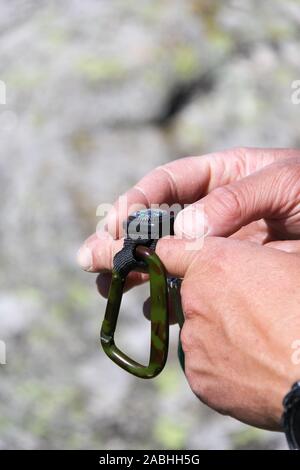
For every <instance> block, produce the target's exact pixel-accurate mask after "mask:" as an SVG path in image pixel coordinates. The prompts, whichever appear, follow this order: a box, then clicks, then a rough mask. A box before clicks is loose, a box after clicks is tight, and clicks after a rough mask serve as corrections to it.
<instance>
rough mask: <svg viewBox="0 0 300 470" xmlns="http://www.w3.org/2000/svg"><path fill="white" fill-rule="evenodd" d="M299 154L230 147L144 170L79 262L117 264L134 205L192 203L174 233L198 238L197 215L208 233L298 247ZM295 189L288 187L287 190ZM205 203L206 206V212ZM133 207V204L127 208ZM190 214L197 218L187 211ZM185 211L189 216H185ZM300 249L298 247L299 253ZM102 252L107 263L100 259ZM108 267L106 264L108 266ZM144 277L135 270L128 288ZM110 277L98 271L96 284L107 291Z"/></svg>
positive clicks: (91, 268)
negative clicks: (124, 225)
mask: <svg viewBox="0 0 300 470" xmlns="http://www.w3.org/2000/svg"><path fill="white" fill-rule="evenodd" d="M299 159H300V151H298V150H291V149H233V150H228V151H225V152H220V153H215V154H210V155H206V156H202V157H189V158H184V159H180V160H176V161H174V162H171V163H168V164H167V165H164V166H162V167H159V168H157V169H155V170H154V171H152V172H151V173H149V174H148V175H146V176H145V177H144V178H143V179H142V180H141V181H140V182H139V183H138V184H137V185H135V186H134V187H133V188H132V189H130V190H129V191H128V192H127V193H126V194H125V195H124V196H123V197H126V199H127V208H126V207H123V206H122V205H121V204H120V199H119V200H118V201H117V202H116V203H115V208H114V210H112V211H111V212H110V213H109V214H108V217H107V227H108V231H107V232H102V233H98V234H94V235H92V236H91V237H90V238H89V239H88V240H87V241H86V242H85V244H84V246H83V247H82V249H81V250H80V252H79V256H78V261H79V264H81V266H82V267H83V268H84V269H86V270H87V271H90V272H99V271H100V268H99V266H100V265H101V266H107V265H108V266H111V265H112V253H113V252H116V248H117V247H119V249H121V247H122V242H120V241H119V240H114V239H113V237H112V236H110V235H112V233H113V232H115V231H116V235H117V239H118V238H119V237H121V233H120V232H119V231H118V227H119V226H120V224H121V222H122V221H123V220H124V219H125V218H126V217H127V215H128V212H127V210H128V208H130V206H132V205H133V204H144V205H145V206H147V207H148V206H150V205H151V204H161V203H167V204H169V205H172V204H173V203H176V202H177V203H180V204H181V205H184V204H191V205H190V206H189V207H188V208H187V209H185V210H184V211H182V212H181V213H180V214H179V215H178V217H177V219H176V224H175V228H176V234H177V235H179V236H180V237H182V236H184V237H190V238H193V237H195V236H197V235H198V234H197V233H194V232H193V229H194V226H193V223H191V224H190V223H189V222H190V221H193V220H194V219H195V214H196V216H197V214H198V215H199V217H202V216H203V213H204V214H205V216H206V222H207V229H208V230H207V234H208V235H214V236H231V237H233V238H238V239H243V240H250V241H255V242H257V243H260V244H268V243H269V244H271V245H270V246H272V247H273V248H280V249H283V250H286V251H298V250H299V242H298V241H297V242H295V241H283V240H285V239H286V238H288V239H289V238H298V235H299V233H300V231H299V227H300V226H299V217H298V210H299V199H300V196H299V194H300V177H299V176H300V163H299ZM289 189H290V191H289ZM203 207H204V211H203ZM129 210H130V209H129ZM189 211H192V213H193V217H189V216H188V215H187V213H188V212H189ZM184 214H185V215H184ZM299 251H300V250H299ZM101 257H102V261H100V259H99V258H101ZM103 269H104V270H106V269H107V268H103ZM145 280H147V275H145V274H140V273H130V275H129V276H128V278H127V282H126V289H129V288H131V287H133V286H135V285H138V284H140V283H143V282H144V281H145ZM109 283H110V275H109V274H106V273H105V274H100V276H99V278H98V287H99V290H100V292H101V293H102V294H103V295H107V292H108V286H109Z"/></svg>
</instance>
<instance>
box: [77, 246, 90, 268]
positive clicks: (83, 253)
mask: <svg viewBox="0 0 300 470" xmlns="http://www.w3.org/2000/svg"><path fill="white" fill-rule="evenodd" d="M77 263H78V264H79V266H81V267H82V269H84V270H85V271H90V270H91V269H92V268H93V256H92V251H91V250H90V249H89V248H88V247H87V246H86V245H83V246H82V247H81V248H80V249H79V250H78V253H77Z"/></svg>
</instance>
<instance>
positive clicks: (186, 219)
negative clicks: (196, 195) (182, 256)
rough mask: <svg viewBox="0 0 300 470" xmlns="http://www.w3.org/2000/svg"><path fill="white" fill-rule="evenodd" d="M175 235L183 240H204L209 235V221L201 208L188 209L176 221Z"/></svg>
mask: <svg viewBox="0 0 300 470" xmlns="http://www.w3.org/2000/svg"><path fill="white" fill-rule="evenodd" d="M174 228H175V233H176V235H177V236H178V237H183V238H203V237H205V236H206V235H207V234H208V231H209V227H208V220H207V217H206V215H205V213H204V208H203V207H201V206H197V207H193V206H192V207H188V208H187V209H184V210H183V211H181V212H180V213H179V214H178V216H177V218H176V220H175V226H174Z"/></svg>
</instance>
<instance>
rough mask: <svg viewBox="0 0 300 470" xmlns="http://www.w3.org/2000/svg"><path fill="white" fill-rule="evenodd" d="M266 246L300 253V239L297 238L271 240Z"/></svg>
mask: <svg viewBox="0 0 300 470" xmlns="http://www.w3.org/2000/svg"><path fill="white" fill-rule="evenodd" d="M265 246H267V247H269V248H274V249H276V250H281V251H286V252H287V253H294V254H300V241H297V240H287V241H276V242H269V243H266V245H265Z"/></svg>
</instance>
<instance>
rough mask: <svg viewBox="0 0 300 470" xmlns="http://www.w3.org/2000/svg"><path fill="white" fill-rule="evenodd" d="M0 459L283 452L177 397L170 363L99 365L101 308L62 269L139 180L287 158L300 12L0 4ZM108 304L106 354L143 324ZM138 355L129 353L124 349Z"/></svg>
mask: <svg viewBox="0 0 300 470" xmlns="http://www.w3.org/2000/svg"><path fill="white" fill-rule="evenodd" d="M0 9H1V15H0V57H1V60H0V79H1V80H2V81H3V82H5V84H6V104H3V103H2V104H0V187H1V199H0V207H1V218H2V223H1V227H0V233H1V235H0V237H1V238H0V239H1V254H0V263H1V278H0V340H2V341H5V342H6V347H7V364H6V365H1V366H0V448H2V449H15V448H21V449H27V448H33V449H60V448H63V449H113V448H121V449H132V448H142V449H153V448H162V449H163V448H176V449H232V448H233V449H245V448H247V449H248V448H250V449H265V448H286V445H285V442H284V439H283V437H282V436H280V435H279V434H273V433H268V432H263V431H260V430H257V429H254V428H250V427H247V426H244V425H242V424H240V423H238V422H237V421H234V420H232V419H230V418H227V417H223V416H220V415H218V414H217V413H215V412H213V411H211V410H209V409H208V408H207V407H205V406H204V405H201V404H200V403H199V402H198V400H197V399H196V398H195V397H194V396H193V394H192V393H191V391H190V389H189V387H188V385H187V383H186V381H185V378H184V376H183V374H182V373H181V370H180V368H179V365H178V362H177V358H176V342H177V335H178V330H177V328H176V327H172V344H171V352H170V357H169V362H168V365H167V367H166V369H165V371H164V372H163V373H162V374H161V375H160V376H159V377H158V378H157V379H155V380H153V381H140V380H138V379H135V378H134V377H131V376H129V375H128V374H126V373H125V372H123V371H122V370H121V369H119V368H118V367H117V366H115V365H114V364H113V363H112V362H110V361H109V359H108V358H106V356H105V355H104V353H103V352H102V350H101V349H100V347H99V342H98V334H99V328H100V324H101V320H102V317H103V311H104V307H105V302H104V300H102V299H101V298H100V297H99V296H98V294H97V293H96V289H95V276H94V275H89V274H86V273H84V272H82V271H81V270H80V269H79V268H78V267H77V265H76V263H75V256H76V251H77V249H78V247H79V246H80V244H81V242H82V241H83V240H84V239H85V237H87V236H88V235H89V234H91V233H92V232H93V231H94V230H95V226H96V224H97V221H98V219H97V217H96V207H97V205H98V204H100V203H103V202H113V200H114V199H115V198H116V196H117V195H119V194H120V193H121V192H123V191H125V190H126V189H127V188H128V187H129V186H130V185H132V184H133V183H135V182H136V181H137V180H138V179H139V178H140V177H141V176H143V175H144V174H145V173H146V172H147V171H149V170H150V169H151V168H154V167H155V166H157V165H161V164H163V163H165V162H168V161H170V160H172V159H175V158H178V157H181V156H187V155H190V154H196V155H197V154H199V155H200V154H202V153H207V152H210V151H214V150H221V149H223V148H227V147H231V146H288V147H292V146H299V145H300V137H299V115H300V107H299V106H297V105H293V104H292V102H291V94H292V89H291V84H292V82H293V80H297V79H300V72H299V39H300V2H299V1H296V0H295V1H291V0H286V1H284V2H282V1H280V0H266V1H264V2H262V1H259V0H251V1H250V0H227V1H226V0H223V1H217V0H97V1H96V0H85V1H82V0H81V1H79V0H72V1H71V0H66V1H64V2H60V1H58V0H52V1H49V0H48V1H44V0H40V1H39V2H34V1H31V0H10V1H9V2H4V1H1V5H0ZM145 295H146V293H145V291H144V290H142V289H138V290H137V291H136V292H133V293H130V294H128V295H127V296H126V299H125V302H124V305H123V311H122V314H121V317H120V323H119V326H120V334H119V342H120V343H121V344H122V346H123V347H124V348H127V350H128V351H130V352H131V353H132V354H135V355H136V356H137V357H139V358H141V357H144V356H143V354H145V355H146V352H147V351H145V349H147V347H146V346H147V343H148V335H149V324H148V323H147V321H146V320H145V319H144V318H143V316H142V314H141V302H142V300H143V298H144V297H145ZM142 351H144V353H142Z"/></svg>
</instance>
